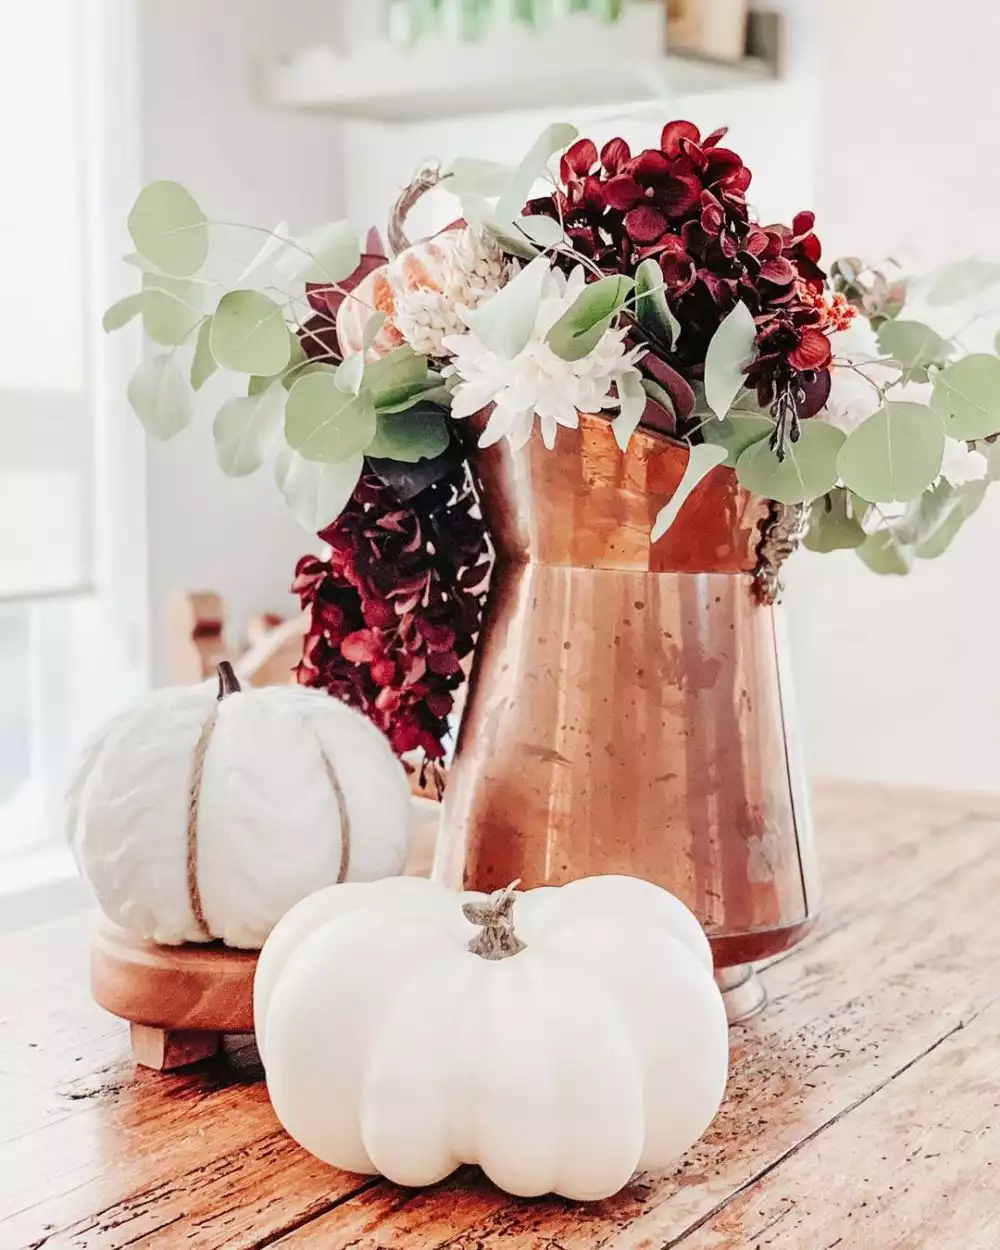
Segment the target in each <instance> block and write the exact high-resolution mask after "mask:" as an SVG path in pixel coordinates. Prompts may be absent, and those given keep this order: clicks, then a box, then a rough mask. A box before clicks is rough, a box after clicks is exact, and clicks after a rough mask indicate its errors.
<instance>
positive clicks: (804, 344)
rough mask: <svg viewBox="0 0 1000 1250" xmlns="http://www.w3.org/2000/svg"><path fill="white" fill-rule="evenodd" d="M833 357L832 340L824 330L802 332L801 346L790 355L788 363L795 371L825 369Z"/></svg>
mask: <svg viewBox="0 0 1000 1250" xmlns="http://www.w3.org/2000/svg"><path fill="white" fill-rule="evenodd" d="M832 356H833V350H832V348H831V347H830V340H829V339H828V338H827V337H826V335H825V334H824V333H823V331H822V330H816V329H807V330H803V331H802V336H801V338H800V339H799V344H798V346H797V347H796V348H795V350H794V351H791V352H789V353H788V363H789V364H790V365H791V366H792V368H793V369H799V370H806V369H824V368H825V367H826V366H827V365H828V364H829V363H830V360H831V358H832Z"/></svg>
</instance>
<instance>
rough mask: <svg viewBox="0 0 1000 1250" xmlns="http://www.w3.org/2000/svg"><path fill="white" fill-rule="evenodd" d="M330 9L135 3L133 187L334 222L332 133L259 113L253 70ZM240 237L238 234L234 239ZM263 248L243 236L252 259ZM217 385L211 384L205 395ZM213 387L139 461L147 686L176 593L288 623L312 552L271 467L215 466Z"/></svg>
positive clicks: (205, 203)
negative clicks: (291, 589) (189, 592)
mask: <svg viewBox="0 0 1000 1250" xmlns="http://www.w3.org/2000/svg"><path fill="white" fill-rule="evenodd" d="M336 7H337V6H336V5H334V4H331V3H330V0H283V2H282V3H281V4H278V3H275V0H170V3H162V2H161V0H143V2H142V7H141V27H140V30H141V101H142V133H141V143H142V175H143V179H142V180H143V181H149V180H151V179H154V178H173V179H175V180H177V181H178V182H181V183H183V184H184V185H186V186H187V187H188V188H189V189H190V190H191V191H192V193H193V194H194V195H195V196H196V198H197V199H198V201H199V202H200V203H201V205H202V207H203V209H204V210H205V212H206V213H207V215H208V216H209V217H210V218H212V219H217V220H233V221H237V222H246V223H249V224H254V225H263V226H267V227H271V226H274V225H276V224H277V223H278V222H279V221H280V220H282V219H283V218H288V217H290V218H291V225H292V228H293V229H296V228H298V229H303V228H306V227H308V226H310V225H315V224H318V223H319V222H322V221H329V220H331V219H332V218H336V217H337V216H338V215H340V213H341V203H342V193H343V177H342V168H341V158H340V136H339V131H338V127H337V126H336V125H335V124H334V123H333V122H332V121H330V120H329V119H327V118H323V117H319V116H309V115H303V114H294V113H283V112H279V111H276V110H273V109H270V108H267V107H265V106H263V105H258V104H257V103H255V101H254V99H253V96H252V92H251V68H252V65H253V63H254V61H255V60H256V59H257V58H258V57H260V56H262V55H263V54H264V53H267V52H271V53H274V52H276V51H284V50H287V49H289V48H294V47H296V46H298V44H299V43H300V42H304V41H307V40H308V39H310V38H319V39H323V38H331V37H332V35H333V34H334V27H335V24H336V18H337V15H336ZM237 237H238V236H237ZM259 244H260V240H259V238H258V239H256V240H254V239H253V238H252V236H247V242H245V243H244V248H246V249H248V251H249V254H252V253H253V252H254V251H255V250H256V249H257V247H258V246H259ZM213 383H214V384H213ZM230 388H231V381H230V383H229V384H228V385H227V384H226V382H225V380H224V379H221V378H218V377H217V378H216V379H213V380H212V382H210V383H209V384H208V385H207V386H206V387H205V388H204V390H203V391H202V392H201V395H200V397H199V403H198V413H199V415H198V419H197V420H196V421H195V422H194V424H193V425H192V426H190V427H189V428H188V429H187V430H185V431H184V432H183V433H182V434H181V435H180V436H179V437H178V438H176V439H175V440H173V441H172V442H170V443H166V444H151V445H150V447H149V451H148V455H147V465H148V468H147V473H148V481H147V514H148V533H149V587H150V588H149V600H150V613H151V644H152V645H151V650H152V667H153V676H154V680H156V681H163V680H165V678H166V670H165V639H164V605H165V602H166V600H167V598H168V596H169V595H170V594H171V593H172V592H173V591H175V590H179V589H213V590H217V591H219V592H220V593H221V594H222V596H223V599H224V602H225V605H226V608H227V610H228V612H229V620H230V629H231V637H232V638H233V639H234V640H238V639H239V638H240V637H241V634H242V630H243V627H244V624H245V621H246V619H247V617H248V616H250V615H252V614H253V613H255V612H260V611H265V610H271V611H277V612H282V613H284V614H288V613H290V612H292V611H293V610H294V609H295V608H296V606H297V605H296V603H295V600H294V598H293V597H292V596H290V595H289V594H288V593H287V587H288V584H289V583H290V581H291V578H292V573H293V571H294V567H295V561H296V559H297V557H298V556H300V555H301V554H302V553H303V552H304V551H306V550H308V549H310V548H312V547H314V546H315V540H314V539H312V538H311V536H310V535H308V534H306V533H305V531H303V530H302V529H301V528H300V527H299V526H298V525H297V524H296V522H295V521H294V520H292V518H291V517H290V516H289V514H288V512H287V510H286V508H285V506H284V503H283V501H282V499H281V496H280V495H279V493H278V491H277V488H276V487H275V485H274V482H273V480H272V479H271V477H270V475H269V473H268V472H267V470H266V469H265V470H261V471H260V473H258V474H257V475H256V476H254V477H251V478H244V479H241V480H231V479H228V478H225V477H224V476H223V475H222V474H221V473H220V472H219V470H218V468H217V467H216V464H215V453H214V446H213V442H212V436H211V423H212V417H213V415H214V412H215V410H216V409H217V407H218V405H219V403H220V402H221V401H222V399H223V398H225V397H226V395H227V394H229V393H232V392H231V389H230Z"/></svg>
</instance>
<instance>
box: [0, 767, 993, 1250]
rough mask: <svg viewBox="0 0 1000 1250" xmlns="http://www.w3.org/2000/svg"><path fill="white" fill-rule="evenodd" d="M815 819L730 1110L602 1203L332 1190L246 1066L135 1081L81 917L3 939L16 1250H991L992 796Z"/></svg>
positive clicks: (9, 1237)
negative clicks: (682, 1151)
mask: <svg viewBox="0 0 1000 1250" xmlns="http://www.w3.org/2000/svg"><path fill="white" fill-rule="evenodd" d="M816 806H817V817H818V824H819V835H820V842H821V850H822V855H823V860H824V869H825V887H826V908H825V911H824V913H823V916H822V917H821V920H820V923H819V925H818V926H817V928H816V930H815V932H814V933H813V935H812V936H811V937H810V938H809V939H807V941H806V942H805V943H804V944H803V945H802V946H801V947H799V948H798V949H797V950H795V951H793V952H790V953H787V954H785V955H783V956H780V957H778V958H777V959H775V960H773V961H772V962H771V963H770V964H769V965H768V967H767V968H766V970H765V971H764V974H763V975H764V980H765V983H766V985H767V988H768V991H769V993H770V996H771V1002H770V1005H769V1006H768V1008H767V1010H766V1011H765V1012H764V1014H763V1015H762V1016H760V1017H758V1018H757V1019H755V1020H753V1021H750V1022H748V1023H747V1024H745V1025H741V1026H738V1027H737V1028H736V1029H734V1030H733V1033H732V1041H733V1059H732V1071H731V1077H730V1082H729V1089H728V1092H727V1096H726V1101H725V1104H724V1106H723V1108H722V1111H721V1112H720V1114H719V1116H718V1118H717V1119H716V1121H715V1123H714V1124H713V1126H712V1127H711V1129H710V1130H709V1132H708V1134H707V1135H706V1137H705V1138H704V1140H703V1141H702V1142H701V1143H700V1144H699V1145H698V1146H697V1147H695V1148H694V1149H693V1150H692V1151H690V1152H689V1153H688V1154H687V1155H686V1156H685V1157H684V1158H683V1159H682V1160H680V1162H679V1164H678V1166H677V1167H676V1168H675V1169H673V1170H672V1171H670V1172H669V1173H666V1174H657V1175H649V1174H647V1175H640V1176H637V1177H636V1178H635V1179H634V1180H633V1182H632V1184H631V1185H630V1186H629V1187H628V1188H627V1189H626V1190H625V1191H624V1192H623V1193H621V1194H619V1195H618V1196H617V1197H615V1198H612V1199H609V1200H607V1201H605V1202H601V1203H597V1204H594V1205H592V1206H585V1205H582V1204H579V1203H572V1202H567V1201H563V1200H559V1199H544V1200H540V1201H535V1202H527V1201H521V1200H516V1199H512V1198H509V1197H507V1196H506V1195H504V1194H502V1193H500V1192H499V1191H497V1190H496V1189H494V1188H493V1187H492V1186H491V1185H490V1184H489V1183H488V1182H487V1181H486V1180H485V1179H484V1178H483V1177H482V1175H481V1174H480V1173H478V1172H477V1171H475V1170H474V1169H464V1170H463V1171H462V1172H461V1173H459V1174H457V1175H456V1176H454V1177H452V1178H450V1179H449V1180H448V1181H446V1182H444V1183H443V1184H442V1185H439V1186H437V1187H435V1188H433V1189H431V1190H427V1191H424V1192H416V1191H405V1190H401V1189H399V1188H397V1187H396V1186H393V1185H390V1184H388V1183H387V1182H384V1181H380V1180H377V1179H373V1178H365V1177H358V1176H354V1175H350V1174H347V1173H343V1172H337V1171H335V1170H333V1169H331V1168H328V1167H326V1166H324V1165H323V1164H321V1163H318V1162H317V1161H315V1160H313V1159H311V1158H310V1157H309V1156H308V1155H306V1154H305V1153H304V1152H303V1151H302V1150H300V1149H299V1148H298V1147H297V1146H296V1145H295V1144H294V1143H293V1142H292V1141H291V1140H290V1139H289V1138H288V1137H287V1136H286V1135H285V1134H284V1133H283V1132H282V1130H281V1128H280V1127H279V1125H278V1124H277V1122H276V1121H275V1118H274V1115H273V1113H272V1112H271V1109H270V1107H269V1105H268V1102H267V1094H266V1090H265V1087H264V1085H263V1083H262V1081H261V1080H260V1069H259V1065H258V1063H257V1059H256V1054H255V1052H254V1051H253V1048H252V1046H250V1045H248V1044H244V1045H240V1044H239V1043H238V1042H235V1043H233V1042H231V1043H230V1044H229V1045H228V1047H227V1050H226V1052H225V1053H224V1054H222V1055H220V1056H217V1057H216V1058H214V1059H211V1060H207V1061H206V1062H204V1063H203V1064H200V1065H198V1066H196V1067H194V1068H191V1069H188V1070H186V1071H184V1072H182V1073H173V1074H170V1075H159V1074H156V1073H152V1072H145V1071H143V1070H141V1069H136V1068H135V1066H134V1065H133V1063H132V1060H131V1057H130V1052H129V1044H128V1033H127V1027H126V1026H125V1025H124V1024H123V1023H122V1022H120V1021H117V1020H114V1019H113V1018H112V1017H110V1016H108V1015H106V1014H105V1013H104V1012H102V1011H101V1010H100V1009H99V1008H98V1007H96V1006H95V1005H94V1004H93V1003H92V1002H91V1000H90V998H89V995H88V990H87V945H88V941H89V937H90V930H91V928H92V926H93V923H94V920H93V918H92V917H84V918H74V919H71V920H67V921H62V922H59V923H57V924H52V925H47V926H44V927H40V928H37V929H32V930H26V931H24V932H22V933H18V934H13V935H8V936H6V937H5V938H4V939H3V940H2V941H0V1250H26V1248H27V1247H33V1248H34V1250H41V1247H45V1248H46V1250H71V1248H72V1250H125V1247H133V1246H138V1247H150V1248H156V1250H161V1248H162V1250H223V1248H225V1250H250V1248H251V1247H265V1246H266V1247H279V1248H280V1250H303V1248H305V1247H316V1248H317V1250H348V1247H350V1250H402V1248H409V1247H413V1248H414V1250H416V1248H418V1247H419V1248H420V1250H443V1248H444V1247H446V1246H447V1247H448V1250H494V1248H496V1250H501V1248H502V1250H522V1248H523V1250H591V1248H596V1247H609V1248H614V1250H660V1248H663V1250H666V1248H668V1247H674V1246H682V1247H684V1250H744V1248H745V1250H757V1248H758V1247H759V1248H760V1250H770V1248H773V1250H834V1248H840V1250H852V1248H854V1247H857V1248H858V1250H924V1248H925V1247H926V1248H927V1250H931V1248H933V1250H997V1247H1000V903H998V899H1000V799H994V798H990V797H988V796H970V795H965V796H962V795H951V794H943V793H936V792H920V791H915V790H911V791H905V790H886V789H871V788H864V787H855V788H851V789H844V788H840V789H836V790H833V789H824V790H822V791H821V792H820V794H819V795H818V796H817V803H816Z"/></svg>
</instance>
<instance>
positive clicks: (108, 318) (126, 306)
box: [101, 293, 143, 334]
mask: <svg viewBox="0 0 1000 1250" xmlns="http://www.w3.org/2000/svg"><path fill="white" fill-rule="evenodd" d="M142 305H143V299H142V295H141V293H140V294H138V295H126V296H125V298H124V299H120V300H118V301H117V303H114V304H112V305H111V307H110V308H109V309H108V310H107V311H106V312H105V314H104V316H103V317H102V318H101V325H102V326H103V327H104V331H105V333H106V334H110V333H111V331H112V330H120V329H121V328H122V326H124V325H128V323H129V322H130V321H131V320H132V319H133V318H134V317H138V315H139V314H140V313H141V312H142Z"/></svg>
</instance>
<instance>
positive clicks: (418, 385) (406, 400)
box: [365, 344, 440, 412]
mask: <svg viewBox="0 0 1000 1250" xmlns="http://www.w3.org/2000/svg"><path fill="white" fill-rule="evenodd" d="M439 382H440V378H439V377H438V375H437V374H434V375H431V373H430V371H429V370H428V368H427V357H426V356H418V355H417V353H416V352H415V351H414V350H413V348H412V347H410V346H408V345H407V344H404V345H403V346H402V347H397V348H394V349H393V350H392V351H391V352H389V354H388V355H387V356H382V357H380V358H379V359H378V360H373V361H370V362H369V364H368V365H367V366H366V367H365V388H366V390H368V391H370V392H371V397H372V402H373V403H374V405H375V407H376V408H377V409H378V410H379V412H402V411H404V410H405V409H407V408H409V407H411V406H412V405H413V404H415V403H416V402H417V400H418V399H420V398H422V397H423V396H424V395H426V394H427V393H428V392H429V391H431V390H432V389H435V388H436V387H437V386H438V385H439Z"/></svg>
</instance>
